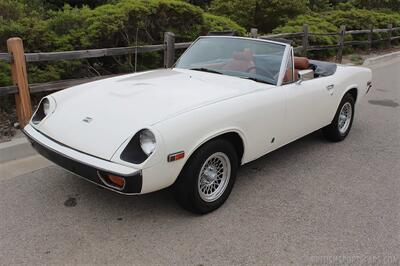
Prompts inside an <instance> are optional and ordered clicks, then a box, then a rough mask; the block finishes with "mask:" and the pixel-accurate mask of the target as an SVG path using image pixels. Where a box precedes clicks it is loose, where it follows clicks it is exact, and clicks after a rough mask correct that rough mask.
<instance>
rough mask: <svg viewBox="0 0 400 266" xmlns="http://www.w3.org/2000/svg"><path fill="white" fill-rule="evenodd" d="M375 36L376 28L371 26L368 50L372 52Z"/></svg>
mask: <svg viewBox="0 0 400 266" xmlns="http://www.w3.org/2000/svg"><path fill="white" fill-rule="evenodd" d="M373 35H374V27H373V26H372V25H371V27H370V30H369V33H368V46H369V47H368V49H369V50H370V51H371V50H372V45H373V43H374V41H373Z"/></svg>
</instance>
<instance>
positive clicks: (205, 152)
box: [174, 138, 239, 214]
mask: <svg viewBox="0 0 400 266" xmlns="http://www.w3.org/2000/svg"><path fill="white" fill-rule="evenodd" d="M218 154H220V155H222V154H224V155H225V157H226V158H228V159H229V163H230V175H229V181H227V182H226V184H227V185H226V187H225V189H224V190H222V189H221V192H220V193H221V194H220V195H219V196H218V198H216V199H215V200H213V201H211V202H207V201H205V200H203V199H202V196H201V195H200V194H201V192H200V188H199V185H198V182H199V179H200V171H201V170H202V168H203V165H204V164H205V163H206V161H207V160H208V159H209V158H210V157H211V156H215V155H218ZM238 166H239V163H238V155H237V153H236V150H235V148H234V147H233V145H232V144H231V143H230V142H229V141H227V140H225V139H222V138H221V139H215V140H211V141H210V142H208V143H206V144H204V145H203V146H201V147H200V148H199V149H198V150H197V151H196V152H195V153H194V154H193V155H192V156H191V157H190V159H189V160H188V162H187V163H186V165H185V166H184V168H183V170H182V172H181V173H180V175H179V177H178V179H177V181H176V183H175V185H174V196H175V199H176V200H177V201H178V203H179V204H180V205H181V206H182V207H183V208H185V209H186V210H188V211H190V212H194V213H198V214H206V213H209V212H212V211H214V210H216V209H218V208H219V207H220V206H221V205H222V204H223V203H224V202H225V201H226V199H227V198H228V197H229V195H230V193H231V191H232V188H233V185H234V183H235V179H236V173H237V169H238ZM224 171H225V170H224ZM228 172H229V171H227V173H228ZM227 176H228V175H227ZM220 182H221V181H220ZM222 183H223V182H221V183H219V184H222ZM202 195H203V196H204V194H202Z"/></svg>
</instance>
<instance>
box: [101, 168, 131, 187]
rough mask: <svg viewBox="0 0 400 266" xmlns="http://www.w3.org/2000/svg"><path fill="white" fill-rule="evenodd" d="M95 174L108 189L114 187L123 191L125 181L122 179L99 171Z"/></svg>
mask: <svg viewBox="0 0 400 266" xmlns="http://www.w3.org/2000/svg"><path fill="white" fill-rule="evenodd" d="M97 174H98V176H99V177H100V179H101V180H102V181H103V183H104V184H106V185H107V186H109V187H114V188H117V189H123V188H124V187H125V179H124V178H123V177H120V176H117V175H113V174H107V173H104V172H100V171H98V172H97Z"/></svg>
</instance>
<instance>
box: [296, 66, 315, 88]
mask: <svg viewBox="0 0 400 266" xmlns="http://www.w3.org/2000/svg"><path fill="white" fill-rule="evenodd" d="M298 75H299V80H298V81H297V82H296V84H297V85H300V84H301V83H302V82H303V81H306V80H310V79H313V78H314V70H312V69H306V70H299V73H298Z"/></svg>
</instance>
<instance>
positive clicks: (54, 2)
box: [42, 0, 110, 8]
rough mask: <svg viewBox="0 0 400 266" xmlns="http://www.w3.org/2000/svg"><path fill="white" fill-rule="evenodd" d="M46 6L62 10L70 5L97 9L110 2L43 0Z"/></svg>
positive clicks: (97, 0) (99, 0)
mask: <svg viewBox="0 0 400 266" xmlns="http://www.w3.org/2000/svg"><path fill="white" fill-rule="evenodd" d="M42 2H43V4H44V5H45V6H50V7H55V8H62V7H63V6H64V5H66V4H68V5H70V6H73V7H82V6H84V5H86V6H90V7H96V6H100V5H103V4H106V3H108V2H110V1H109V0H67V1H65V0H42Z"/></svg>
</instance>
